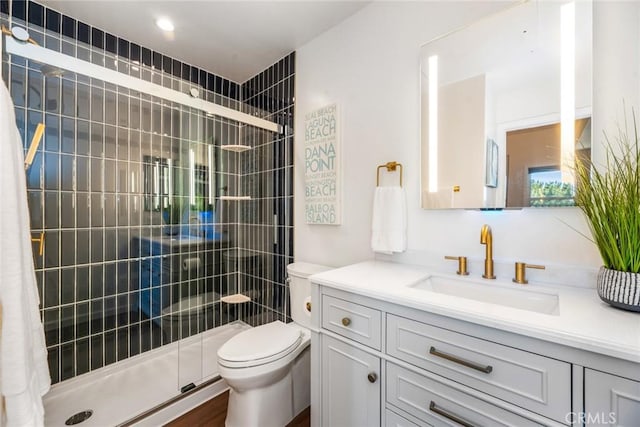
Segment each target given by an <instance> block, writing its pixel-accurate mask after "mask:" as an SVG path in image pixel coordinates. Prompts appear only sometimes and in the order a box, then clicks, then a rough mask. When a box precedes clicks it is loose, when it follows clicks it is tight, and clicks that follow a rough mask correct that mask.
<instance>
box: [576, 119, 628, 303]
mask: <svg viewBox="0 0 640 427" xmlns="http://www.w3.org/2000/svg"><path fill="white" fill-rule="evenodd" d="M632 116H633V130H632V131H631V132H630V131H629V130H628V126H627V120H626V118H625V123H624V124H625V126H624V128H619V129H618V133H617V135H616V137H615V138H614V139H613V141H611V140H609V138H607V136H606V135H605V142H606V169H605V168H602V169H599V168H596V167H592V165H591V164H590V163H589V162H588V161H586V160H584V159H582V160H580V159H577V161H576V178H577V182H578V188H577V191H576V196H575V200H576V204H577V205H578V207H579V208H580V209H581V210H582V212H583V213H584V215H585V217H586V219H587V222H588V224H589V227H590V229H591V234H592V237H593V239H592V240H593V242H594V243H595V244H596V246H597V247H598V250H599V251H600V256H601V257H602V262H603V266H602V267H601V268H600V271H599V272H598V277H597V290H598V295H599V296H600V298H601V299H602V300H603V301H605V302H607V303H608V304H611V305H612V306H614V307H617V308H621V309H624V310H631V311H636V312H640V147H639V143H640V141H639V139H638V128H637V126H636V117H635V112H634V113H633V114H632Z"/></svg>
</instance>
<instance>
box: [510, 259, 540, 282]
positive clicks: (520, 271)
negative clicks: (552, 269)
mask: <svg viewBox="0 0 640 427" xmlns="http://www.w3.org/2000/svg"><path fill="white" fill-rule="evenodd" d="M527 268H536V269H538V270H544V269H545V266H544V265H535V264H527V263H524V262H516V277H514V278H513V282H514V283H520V284H521V285H526V284H527V283H529V281H528V280H527V276H526V273H527Z"/></svg>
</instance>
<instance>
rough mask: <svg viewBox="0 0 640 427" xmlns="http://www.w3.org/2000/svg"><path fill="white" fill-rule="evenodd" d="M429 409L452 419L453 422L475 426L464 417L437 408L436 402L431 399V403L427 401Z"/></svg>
mask: <svg viewBox="0 0 640 427" xmlns="http://www.w3.org/2000/svg"><path fill="white" fill-rule="evenodd" d="M429 410H430V411H431V412H435V413H436V414H438V415H441V416H443V417H445V418H447V419H449V420H451V421H453V422H454V423H458V424H460V425H461V426H464V427H475V426H474V425H473V424H471V423H470V422H468V421H465V420H464V419H462V418H460V417H459V416H457V415H456V414H452V413H451V412H449V411H447V410H445V409H442V408H439V407H438V406H437V405H436V402H434V401H433V400H432V401H431V403H429Z"/></svg>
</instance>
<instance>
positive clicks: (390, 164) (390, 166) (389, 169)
mask: <svg viewBox="0 0 640 427" xmlns="http://www.w3.org/2000/svg"><path fill="white" fill-rule="evenodd" d="M382 168H386V169H387V172H395V171H396V169H397V168H400V187H402V164H400V163H398V162H387V163H385V164H384V165H379V166H378V169H377V170H376V187H379V186H380V169H382Z"/></svg>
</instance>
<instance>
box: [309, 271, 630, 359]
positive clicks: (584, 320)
mask: <svg viewBox="0 0 640 427" xmlns="http://www.w3.org/2000/svg"><path fill="white" fill-rule="evenodd" d="M431 274H432V272H431V271H430V270H429V269H428V268H426V267H420V266H413V265H406V264H399V263H391V262H384V261H366V262H362V263H359V264H353V265H349V266H346V267H342V268H338V269H335V270H330V271H326V272H323V273H318V274H315V275H313V276H311V281H312V282H313V283H317V284H320V285H324V286H329V287H332V288H336V289H342V290H345V291H349V292H353V293H356V294H360V295H363V296H367V297H371V298H377V299H381V300H384V301H388V302H392V303H395V304H400V305H403V306H407V307H411V308H415V309H418V310H424V311H428V312H431V313H435V314H440V315H443V316H448V317H453V318H455V319H459V320H465V321H468V322H472V323H476V324H479V325H483V326H488V327H491V328H496V329H500V330H504V331H508V332H514V333H517V334H521V335H526V336H530V337H533V338H539V339H542V340H546V341H550V342H555V343H558V344H563V345H567V346H570V347H576V348H579V349H583V350H588V351H593V352H596V353H601V354H604V355H607V356H612V357H617V358H620V359H625V360H629V361H632V362H638V363H640V313H633V312H628V311H623V310H619V309H616V308H613V307H611V306H609V305H608V304H606V303H604V302H602V301H601V300H600V298H599V297H598V295H597V292H596V290H595V289H585V288H579V287H571V286H554V287H552V286H542V285H536V284H529V285H526V286H522V285H518V284H515V283H512V282H511V281H510V280H509V281H508V282H507V281H505V280H500V278H499V279H497V280H484V279H481V278H477V277H474V278H470V277H467V278H464V277H461V276H456V275H455V274H454V275H451V276H450V277H451V278H452V279H455V280H469V281H470V282H473V281H476V282H478V281H482V282H483V285H484V282H487V284H493V283H495V284H498V286H501V287H507V286H513V288H514V289H518V290H524V291H527V290H531V291H539V292H542V293H552V294H556V295H558V302H559V306H558V309H559V313H558V315H549V314H541V313H537V312H533V311H527V310H522V309H516V308H512V307H506V306H502V305H498V304H492V303H486V302H479V301H476V300H472V299H467V298H461V297H456V296H451V295H445V294H442V293H437V292H431V291H426V290H420V289H415V288H412V287H411V286H410V285H413V284H415V283H417V282H419V281H421V280H424V279H425V278H426V277H428V276H430V275H431ZM433 274H437V276H439V277H446V276H447V275H444V274H440V273H437V272H433ZM473 285H474V283H469V286H473ZM476 286H477V284H476Z"/></svg>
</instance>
